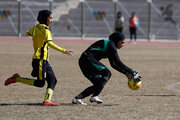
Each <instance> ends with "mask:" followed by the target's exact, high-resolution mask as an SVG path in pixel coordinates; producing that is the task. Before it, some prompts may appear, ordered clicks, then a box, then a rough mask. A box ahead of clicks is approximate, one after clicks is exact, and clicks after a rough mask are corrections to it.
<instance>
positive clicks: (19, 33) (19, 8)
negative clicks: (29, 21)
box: [17, 0, 21, 38]
mask: <svg viewBox="0 0 180 120" xmlns="http://www.w3.org/2000/svg"><path fill="white" fill-rule="evenodd" d="M17 2H18V37H19V38H20V37H21V0H17Z"/></svg>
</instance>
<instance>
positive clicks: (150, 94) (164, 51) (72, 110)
mask: <svg viewBox="0 0 180 120" xmlns="http://www.w3.org/2000/svg"><path fill="white" fill-rule="evenodd" d="M56 43H57V44H58V45H59V46H61V47H64V48H67V49H71V50H73V51H74V55H73V56H72V57H69V56H66V55H64V54H61V53H59V52H57V51H55V50H53V49H50V64H51V66H52V68H53V70H54V72H55V74H56V77H57V79H58V83H57V86H56V88H55V92H54V96H53V101H54V102H57V103H60V104H61V106H58V107H48V106H42V105H41V104H42V101H43V99H44V95H45V90H46V87H44V88H36V87H33V86H28V85H24V84H21V83H15V84H11V85H9V86H7V87H5V86H4V81H5V80H6V79H7V78H8V77H10V76H11V75H13V74H14V73H19V74H20V75H21V76H23V77H29V78H32V77H31V76H30V73H31V70H32V67H31V59H32V54H33V48H32V42H25V41H24V42H23V41H21V42H12V41H0V48H1V51H0V56H1V58H0V63H1V64H0V95H1V98H0V120H180V54H179V51H180V47H179V46H166V45H165V46H161V45H140V44H137V45H130V44H125V46H124V48H122V49H121V50H119V56H120V59H121V60H122V61H123V62H124V63H125V64H126V65H127V66H129V67H131V68H132V69H134V70H136V71H139V74H140V75H141V76H142V77H143V79H142V87H141V88H140V89H139V90H137V91H132V90H130V89H129V88H128V86H127V78H126V77H125V76H124V75H123V74H121V73H119V72H117V71H115V70H114V69H112V68H111V67H110V64H109V62H108V60H107V59H105V60H102V62H103V63H104V64H105V65H107V67H108V68H109V69H110V70H111V71H112V77H111V79H110V81H109V82H108V83H107V84H106V86H105V88H104V90H103V91H102V93H101V94H100V96H99V97H100V98H101V99H102V100H103V101H104V103H103V104H101V105H99V104H95V103H93V104H92V103H90V102H89V97H88V98H86V99H84V102H86V103H88V105H87V106H81V105H73V104H71V100H72V98H73V97H74V96H76V95H77V94H78V93H79V92H81V91H82V90H83V89H85V88H86V87H88V86H90V85H91V83H90V82H89V81H88V80H87V79H86V78H85V77H84V76H83V75H82V73H81V72H80V69H79V66H78V58H79V56H80V54H81V53H82V52H83V51H84V50H85V49H86V48H87V47H88V46H89V45H90V43H79V44H74V43H62V42H56Z"/></svg>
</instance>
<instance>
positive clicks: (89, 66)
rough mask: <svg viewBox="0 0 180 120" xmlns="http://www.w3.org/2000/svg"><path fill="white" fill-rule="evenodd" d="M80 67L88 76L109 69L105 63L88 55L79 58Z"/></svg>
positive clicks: (99, 73)
mask: <svg viewBox="0 0 180 120" xmlns="http://www.w3.org/2000/svg"><path fill="white" fill-rule="evenodd" d="M79 67H80V68H81V71H82V73H83V75H84V76H85V77H87V78H89V76H96V75H101V71H102V70H104V69H107V67H106V66H105V65H103V64H102V63H101V62H99V61H97V60H96V59H93V58H88V57H87V56H86V55H83V54H82V55H81V57H80V59H79Z"/></svg>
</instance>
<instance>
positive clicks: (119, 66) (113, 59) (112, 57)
mask: <svg viewBox="0 0 180 120" xmlns="http://www.w3.org/2000/svg"><path fill="white" fill-rule="evenodd" d="M108 55H109V56H108V59H109V62H110V64H111V66H112V67H113V68H114V69H115V70H117V71H119V72H121V73H123V74H126V73H130V74H133V73H134V71H133V70H132V69H131V68H129V67H127V66H126V65H125V64H124V63H123V62H122V61H121V60H120V58H119V55H118V52H117V48H116V46H115V45H114V44H113V43H112V42H111V41H110V42H109V44H108Z"/></svg>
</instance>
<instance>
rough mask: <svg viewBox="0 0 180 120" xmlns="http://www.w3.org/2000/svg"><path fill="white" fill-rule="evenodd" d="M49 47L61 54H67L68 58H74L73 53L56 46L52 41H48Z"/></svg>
mask: <svg viewBox="0 0 180 120" xmlns="http://www.w3.org/2000/svg"><path fill="white" fill-rule="evenodd" d="M48 46H49V47H51V48H53V49H55V50H57V51H59V52H62V53H65V54H66V55H68V56H72V54H73V51H71V50H66V49H64V48H61V47H59V46H57V45H56V44H54V43H53V42H52V41H48Z"/></svg>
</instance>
